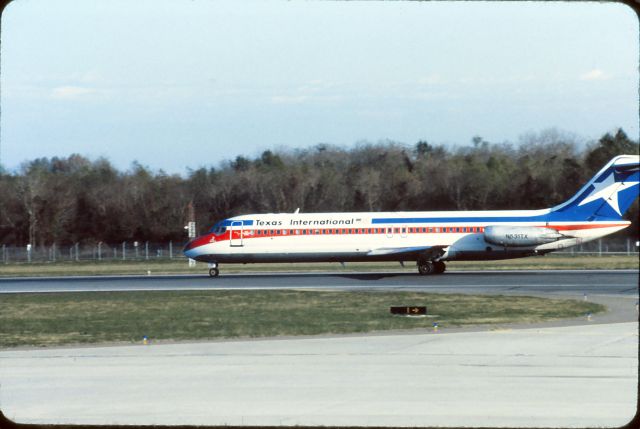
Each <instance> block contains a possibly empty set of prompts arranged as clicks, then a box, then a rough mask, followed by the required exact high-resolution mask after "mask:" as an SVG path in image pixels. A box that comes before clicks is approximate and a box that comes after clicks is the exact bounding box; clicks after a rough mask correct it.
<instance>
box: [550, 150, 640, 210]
mask: <svg viewBox="0 0 640 429" xmlns="http://www.w3.org/2000/svg"><path fill="white" fill-rule="evenodd" d="M639 182H640V157H639V156H638V155H620V156H616V157H615V158H613V159H612V160H611V161H609V162H608V163H607V165H605V166H604V167H603V168H602V169H601V170H600V171H599V172H598V173H597V174H596V175H595V176H593V178H592V179H591V180H590V181H589V182H588V183H587V184H586V185H585V186H583V187H582V189H580V190H579V191H578V192H577V193H576V194H575V195H574V196H573V197H571V198H570V199H569V200H568V201H566V202H565V203H562V204H560V205H558V206H556V207H553V208H552V209H551V213H550V215H549V217H550V220H594V219H615V220H618V219H621V218H622V215H623V214H624V213H625V212H626V211H627V209H629V207H630V206H631V204H633V202H634V201H635V199H636V198H638V188H639V187H638V183H639Z"/></svg>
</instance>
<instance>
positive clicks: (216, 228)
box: [210, 225, 227, 234]
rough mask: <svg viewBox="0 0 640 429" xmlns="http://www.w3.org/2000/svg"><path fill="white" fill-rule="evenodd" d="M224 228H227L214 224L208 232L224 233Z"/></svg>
mask: <svg viewBox="0 0 640 429" xmlns="http://www.w3.org/2000/svg"><path fill="white" fill-rule="evenodd" d="M226 230H227V227H226V226H222V225H214V226H213V228H211V231H210V232H211V233H213V234H224V233H225V231H226Z"/></svg>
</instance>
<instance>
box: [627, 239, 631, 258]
mask: <svg viewBox="0 0 640 429" xmlns="http://www.w3.org/2000/svg"><path fill="white" fill-rule="evenodd" d="M629 255H631V240H630V239H629V237H627V256H629Z"/></svg>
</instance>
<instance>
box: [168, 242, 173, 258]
mask: <svg viewBox="0 0 640 429" xmlns="http://www.w3.org/2000/svg"><path fill="white" fill-rule="evenodd" d="M169 259H173V241H169Z"/></svg>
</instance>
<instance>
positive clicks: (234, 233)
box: [229, 220, 244, 247]
mask: <svg viewBox="0 0 640 429" xmlns="http://www.w3.org/2000/svg"><path fill="white" fill-rule="evenodd" d="M243 235H244V225H243V222H242V221H241V220H236V221H233V222H231V226H230V227H229V245H230V246H231V247H240V246H243V242H242V238H243Z"/></svg>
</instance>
